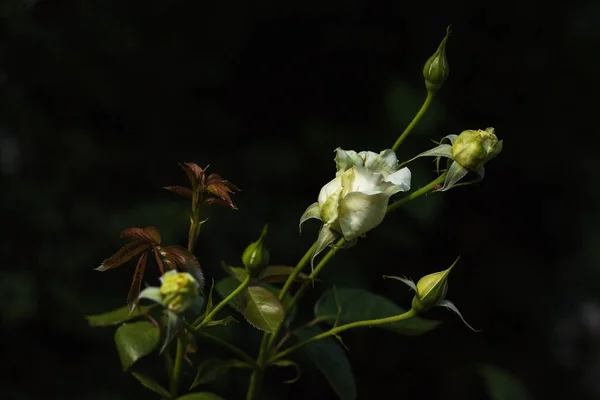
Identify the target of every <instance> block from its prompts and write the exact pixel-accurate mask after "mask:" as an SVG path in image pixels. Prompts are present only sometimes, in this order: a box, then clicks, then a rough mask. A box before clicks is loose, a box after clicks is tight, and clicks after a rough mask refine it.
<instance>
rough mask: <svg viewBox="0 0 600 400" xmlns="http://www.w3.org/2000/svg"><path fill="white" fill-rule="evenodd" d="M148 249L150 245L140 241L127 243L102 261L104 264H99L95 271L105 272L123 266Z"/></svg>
mask: <svg viewBox="0 0 600 400" xmlns="http://www.w3.org/2000/svg"><path fill="white" fill-rule="evenodd" d="M149 247H150V245H149V244H148V243H145V242H143V241H141V240H136V241H134V242H131V243H127V244H126V245H125V246H123V247H121V249H120V250H119V251H117V252H116V253H115V254H113V255H112V256H110V257H109V258H107V259H106V260H104V262H103V263H102V264H100V266H99V267H98V268H96V271H106V270H107V269H111V268H115V267H118V266H119V265H122V264H125V263H126V262H127V261H129V260H131V259H132V258H133V257H135V256H137V255H138V254H140V253H141V252H143V251H146V250H147V249H148V248H149Z"/></svg>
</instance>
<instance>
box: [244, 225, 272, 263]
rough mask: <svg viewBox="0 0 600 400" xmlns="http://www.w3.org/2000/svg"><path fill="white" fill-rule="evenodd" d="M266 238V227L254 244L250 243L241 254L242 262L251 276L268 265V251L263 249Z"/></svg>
mask: <svg viewBox="0 0 600 400" xmlns="http://www.w3.org/2000/svg"><path fill="white" fill-rule="evenodd" d="M266 236H267V225H265V227H264V228H263V230H262V234H261V235H260V237H259V238H258V240H257V241H256V242H252V243H250V245H249V246H248V247H246V250H244V253H242V262H243V263H244V266H245V267H246V269H247V270H248V272H250V273H251V274H253V275H254V274H257V273H259V272H260V271H261V270H262V269H263V268H264V267H266V266H267V265H268V264H269V250H268V249H267V248H266V247H265V243H264V242H265V238H266Z"/></svg>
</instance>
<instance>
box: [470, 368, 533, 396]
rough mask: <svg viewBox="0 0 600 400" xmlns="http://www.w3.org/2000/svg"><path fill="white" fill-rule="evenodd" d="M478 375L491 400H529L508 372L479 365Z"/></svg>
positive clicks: (522, 386)
mask: <svg viewBox="0 0 600 400" xmlns="http://www.w3.org/2000/svg"><path fill="white" fill-rule="evenodd" d="M479 373H480V374H481V376H482V377H483V380H484V381H485V386H486V388H487V392H488V394H489V396H490V399H491V400H531V399H532V397H531V395H530V394H529V392H528V391H527V389H526V388H525V386H524V385H523V384H522V383H521V382H520V381H519V380H518V379H517V378H515V376H514V375H512V374H511V373H510V372H508V371H505V370H503V369H500V368H498V367H495V366H493V365H481V366H480V367H479Z"/></svg>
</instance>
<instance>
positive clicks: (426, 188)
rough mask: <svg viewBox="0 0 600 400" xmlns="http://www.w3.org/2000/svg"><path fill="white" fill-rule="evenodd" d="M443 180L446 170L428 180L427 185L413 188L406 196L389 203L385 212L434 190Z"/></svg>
mask: <svg viewBox="0 0 600 400" xmlns="http://www.w3.org/2000/svg"><path fill="white" fill-rule="evenodd" d="M445 180H446V172H444V173H442V174H441V175H440V176H438V177H437V178H435V179H434V180H432V181H431V182H429V183H428V184H427V185H425V186H423V187H422V188H421V189H419V190H415V191H414V192H412V193H411V194H409V195H408V196H404V197H403V198H401V199H399V200H396V201H395V202H393V203H392V204H390V205H389V206H388V208H387V212H388V213H389V212H392V211H394V210H395V209H397V208H398V207H400V206H402V205H404V204H406V203H408V202H409V201H411V200H414V199H416V198H417V197H420V196H423V195H424V194H427V193H429V192H431V191H433V190H435V188H436V187H437V186H438V185H441V184H443V183H444V181H445Z"/></svg>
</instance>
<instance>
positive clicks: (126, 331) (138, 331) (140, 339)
mask: <svg viewBox="0 0 600 400" xmlns="http://www.w3.org/2000/svg"><path fill="white" fill-rule="evenodd" d="M159 340H160V329H159V328H158V327H156V326H154V325H153V324H152V323H151V322H148V321H138V322H132V323H128V324H127V323H126V324H123V325H121V326H120V327H119V328H118V329H117V330H116V332H115V344H116V346H117V351H118V352H119V358H120V359H121V365H122V366H123V370H125V371H126V370H128V369H129V367H131V366H132V365H133V364H134V363H135V362H136V361H137V360H139V359H140V358H142V357H144V356H147V355H148V354H150V353H152V351H153V350H154V348H155V347H156V345H158V341H159Z"/></svg>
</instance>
